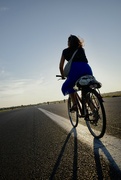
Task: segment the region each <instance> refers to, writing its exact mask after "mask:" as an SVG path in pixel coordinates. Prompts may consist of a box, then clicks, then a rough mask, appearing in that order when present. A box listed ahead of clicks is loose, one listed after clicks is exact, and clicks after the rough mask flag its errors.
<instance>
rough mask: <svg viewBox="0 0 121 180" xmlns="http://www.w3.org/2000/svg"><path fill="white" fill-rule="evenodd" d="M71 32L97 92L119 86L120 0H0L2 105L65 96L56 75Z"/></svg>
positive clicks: (120, 77) (120, 55) (0, 88)
mask: <svg viewBox="0 0 121 180" xmlns="http://www.w3.org/2000/svg"><path fill="white" fill-rule="evenodd" d="M70 34H74V35H76V36H79V37H80V38H83V39H84V44H85V46H84V49H85V52H86V56H87V59H88V61H89V64H90V66H91V67H92V70H93V74H94V76H95V77H96V79H97V80H98V81H100V82H101V83H102V88H101V89H100V91H101V93H107V92H114V91H121V1H120V0H115V1H114V0H109V1H108V0H101V1H99V0H91V1H90V0H75V1H73V0H61V1H60V0H51V1H50V0H0V108H2V107H11V106H19V105H28V104H36V103H42V102H47V101H56V100H61V99H65V98H67V96H65V97H64V96H63V94H62V92H61V86H62V83H63V81H62V80H60V81H59V80H58V78H56V74H59V62H60V57H61V54H62V50H63V49H65V48H67V40H68V37H69V36H70Z"/></svg>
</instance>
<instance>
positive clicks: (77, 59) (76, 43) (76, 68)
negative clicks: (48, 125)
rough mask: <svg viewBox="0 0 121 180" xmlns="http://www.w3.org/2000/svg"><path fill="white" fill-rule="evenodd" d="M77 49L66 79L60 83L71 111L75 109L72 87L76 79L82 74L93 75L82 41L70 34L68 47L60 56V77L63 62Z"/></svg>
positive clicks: (62, 71)
mask: <svg viewBox="0 0 121 180" xmlns="http://www.w3.org/2000/svg"><path fill="white" fill-rule="evenodd" d="M76 50H77V52H76V54H75V55H74V58H73V61H72V64H71V69H70V72H69V74H68V76H67V79H66V80H65V82H64V83H63V85H62V92H63V94H64V96H65V95H67V94H69V95H70V97H71V99H72V102H73V106H72V108H71V111H73V110H76V109H77V105H76V98H75V90H74V89H73V87H74V86H75V83H76V81H77V80H78V79H79V78H80V77H81V76H84V75H93V73H92V69H91V67H90V66H89V64H88V60H87V58H86V55H85V51H84V49H83V42H82V41H81V40H80V39H79V38H78V37H76V36H75V35H70V36H69V38H68V48H66V49H64V50H63V51H62V56H61V60H60V64H59V68H60V73H61V75H62V79H64V63H65V60H67V61H69V60H70V59H71V57H72V56H73V54H74V52H75V51H76Z"/></svg>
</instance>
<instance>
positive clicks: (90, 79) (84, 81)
mask: <svg viewBox="0 0 121 180" xmlns="http://www.w3.org/2000/svg"><path fill="white" fill-rule="evenodd" d="M76 86H77V87H78V88H82V87H84V86H86V87H87V86H89V87H90V88H101V86H102V84H101V83H100V82H98V81H97V80H96V79H95V77H94V76H91V75H85V76H81V77H80V78H79V79H78V80H77V81H76Z"/></svg>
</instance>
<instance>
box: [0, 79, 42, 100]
mask: <svg viewBox="0 0 121 180" xmlns="http://www.w3.org/2000/svg"><path fill="white" fill-rule="evenodd" d="M43 80H44V78H43V77H40V78H39V79H11V78H10V79H8V80H4V81H2V82H0V98H6V97H10V96H16V95H22V94H25V93H27V92H28V93H30V92H32V91H36V90H38V89H40V87H41V85H42V84H43Z"/></svg>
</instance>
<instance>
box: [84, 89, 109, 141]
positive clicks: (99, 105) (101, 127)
mask: <svg viewBox="0 0 121 180" xmlns="http://www.w3.org/2000/svg"><path fill="white" fill-rule="evenodd" d="M86 109H87V112H88V117H87V118H86V124H87V127H88V129H89V131H90V133H91V134H92V135H93V136H94V137H95V138H102V137H103V135H104V133H105V130H106V114H105V109H104V106H103V101H102V98H101V96H100V94H99V93H98V92H97V91H96V90H94V89H92V90H90V92H88V93H87V94H86Z"/></svg>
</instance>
